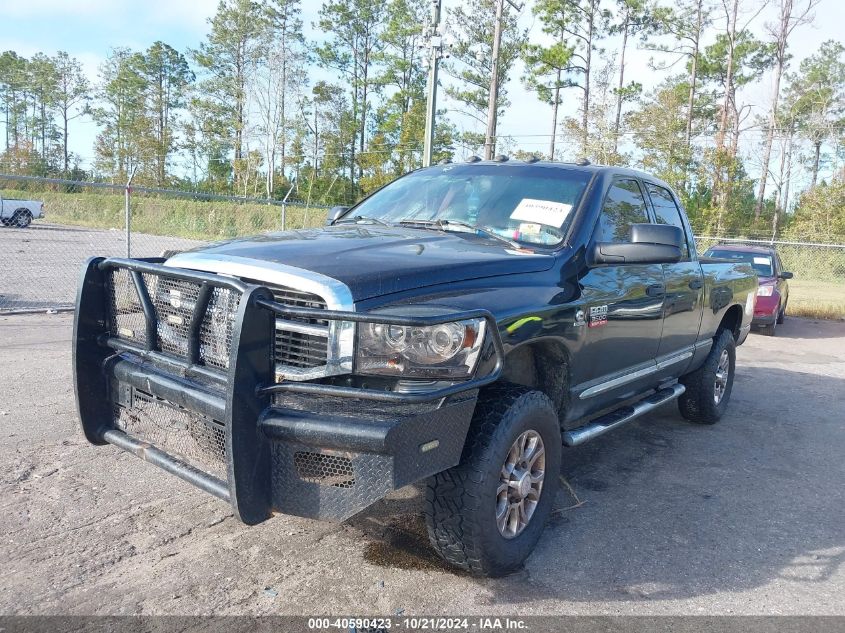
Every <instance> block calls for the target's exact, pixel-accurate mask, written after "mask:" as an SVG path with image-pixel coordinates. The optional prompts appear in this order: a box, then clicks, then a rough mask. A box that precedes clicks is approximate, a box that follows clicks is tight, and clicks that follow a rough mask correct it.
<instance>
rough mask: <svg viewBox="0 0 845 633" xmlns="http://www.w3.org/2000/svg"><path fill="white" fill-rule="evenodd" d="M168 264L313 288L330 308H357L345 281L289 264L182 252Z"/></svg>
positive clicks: (309, 290)
mask: <svg viewBox="0 0 845 633" xmlns="http://www.w3.org/2000/svg"><path fill="white" fill-rule="evenodd" d="M164 265H165V266H170V267H172V268H190V269H193V270H202V271H204V272H208V273H218V274H220V275H229V276H231V277H238V278H241V279H255V280H257V281H265V282H267V283H269V284H275V285H277V286H286V287H288V288H293V289H295V290H302V291H303V292H311V293H313V294H315V295H318V296H320V297H322V298H323V299H324V300H325V301H326V305H327V307H328V309H329V310H347V311H354V310H355V303H354V302H353V301H352V292H351V291H350V290H349V286H347V285H346V284H345V283H343V282H342V281H338V280H337V279H335V278H333V277H328V276H326V275H322V274H320V273H315V272H314V271H311V270H306V269H305V268H297V267H296V266H289V265H287V264H277V263H274V262H266V261H260V260H256V259H250V258H248V257H237V256H234V255H209V254H206V253H180V254H178V255H174V256H173V257H171V258H170V259H168V260H167V261H166V262H165V263H164Z"/></svg>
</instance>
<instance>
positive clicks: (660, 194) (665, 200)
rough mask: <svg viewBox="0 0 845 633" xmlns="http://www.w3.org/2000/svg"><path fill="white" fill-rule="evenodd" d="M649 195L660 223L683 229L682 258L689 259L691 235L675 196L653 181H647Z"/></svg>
mask: <svg viewBox="0 0 845 633" xmlns="http://www.w3.org/2000/svg"><path fill="white" fill-rule="evenodd" d="M646 189H648V195H649V197H650V198H651V205H652V206H653V207H654V214H655V216H656V218H657V223H658V224H671V225H672V226H677V227H678V228H679V229H681V232H682V233H683V235H684V243H683V245H682V246H681V259H689V237H688V236H687V232H686V229H685V228H684V221H683V219H682V218H681V210H680V209H679V208H678V205H677V204H675V197H674V196H673V195H672V192H671V191H669V190H668V189H666V188H665V187H660V186H658V185H654V184H652V183H650V182H649V183H646Z"/></svg>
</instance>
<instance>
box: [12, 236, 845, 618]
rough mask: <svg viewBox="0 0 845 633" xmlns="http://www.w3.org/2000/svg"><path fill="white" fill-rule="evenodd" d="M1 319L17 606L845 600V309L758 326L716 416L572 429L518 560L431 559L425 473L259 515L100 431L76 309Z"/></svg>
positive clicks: (842, 611)
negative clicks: (335, 514) (544, 509)
mask: <svg viewBox="0 0 845 633" xmlns="http://www.w3.org/2000/svg"><path fill="white" fill-rule="evenodd" d="M41 230H44V231H47V230H49V229H47V228H43V229H42V228H40V227H39V229H38V230H33V231H32V232H31V235H32V236H33V239H35V236H38V235H40V233H39V231H41ZM81 232H82V231H81ZM83 233H84V232H83ZM0 234H2V235H4V238H5V235H6V232H5V231H0ZM74 237H76V238H78V237H79V236H77V235H76V234H74ZM0 248H2V246H0ZM0 337H2V338H0V356H2V358H3V363H2V364H0V437H2V440H0V460H2V463H3V464H5V468H4V471H3V474H2V482H0V535H2V537H0V541H2V542H0V561H2V567H3V572H4V573H3V582H2V583H0V613H3V614H13V613H17V614H32V613H37V614H59V613H72V614H94V613H96V614H106V613H108V614H130V613H133V614H134V613H143V614H210V613H214V614H253V615H258V614H309V615H310V614H350V613H357V614H361V615H376V614H378V615H391V614H396V613H400V612H404V614H406V615H411V614H440V613H450V614H467V615H468V614H491V613H495V614H838V615H845V565H843V561H845V527H843V526H845V486H843V482H844V481H845V459H843V455H845V424H843V402H845V323H832V322H813V321H807V320H799V319H788V320H787V323H786V324H785V325H784V326H783V328H782V329H780V328H779V329H778V337H777V338H767V337H763V336H760V335H755V334H752V336H751V337H750V339H749V342H748V343H747V344H746V345H745V346H743V347H742V348H740V351H739V358H738V374H737V381H736V384H735V386H734V393H733V400H732V402H731V407H730V414H729V416H728V417H727V418H726V419H724V420H723V421H722V422H721V423H720V424H719V425H717V426H715V427H695V426H691V425H688V424H685V423H684V422H682V421H681V420H680V419H679V417H678V415H677V414H676V409H675V408H674V406H672V405H668V406H666V407H665V408H663V409H661V410H660V411H658V412H657V413H656V414H654V415H651V416H648V417H647V418H644V419H642V420H641V421H639V422H635V423H633V424H631V425H629V426H627V427H625V428H623V429H621V430H618V431H616V432H615V433H613V434H610V435H608V436H605V437H603V438H600V439H598V440H596V441H594V442H593V443H590V444H588V445H586V446H584V447H582V448H579V449H570V450H568V451H567V452H566V453H565V462H564V467H563V472H562V477H564V478H565V480H566V481H567V482H568V484H569V485H570V486H571V492H562V493H561V494H560V495H559V497H558V499H557V507H558V508H559V510H558V511H557V512H556V516H555V518H554V520H553V522H552V524H551V525H549V527H548V529H547V530H546V532H545V534H544V536H543V538H542V539H541V541H540V544H539V547H538V549H537V550H536V551H535V553H534V555H533V556H532V557H531V558H530V559H529V561H528V564H527V566H526V568H525V569H524V570H523V571H521V572H518V573H516V574H514V575H512V576H509V577H507V578H503V579H499V580H476V579H473V578H470V577H467V576H463V575H460V574H456V573H454V572H452V571H450V570H448V569H445V568H444V567H443V566H441V565H440V563H439V562H438V561H437V560H435V559H434V558H433V556H432V554H431V552H430V550H429V549H428V548H427V545H426V544H425V540H424V536H422V532H421V520H420V514H419V513H420V507H421V506H420V503H419V497H418V495H419V491H418V490H416V489H414V488H409V489H405V490H402V491H400V492H399V493H397V494H395V495H393V496H392V497H391V498H389V499H387V500H385V501H383V502H380V503H379V504H377V505H376V506H374V507H372V508H370V509H369V510H367V511H365V512H364V513H362V514H360V515H358V516H357V517H355V518H354V519H353V520H351V521H349V522H348V523H345V524H341V525H333V524H327V523H318V522H314V521H310V520H306V519H298V518H294V517H287V516H279V517H276V518H274V519H272V520H270V521H267V522H265V523H264V524H262V525H260V526H258V527H253V528H246V527H244V526H242V525H240V524H239V523H237V522H236V521H235V520H234V518H233V517H232V515H231V513H230V512H229V510H228V507H227V506H226V505H225V504H224V503H223V502H220V501H218V500H216V499H214V498H212V497H210V496H208V495H206V494H204V493H202V492H200V491H199V490H196V489H194V488H192V487H191V486H189V485H188V484H185V483H182V482H181V481H179V480H177V479H175V478H173V477H171V476H169V475H166V474H164V473H163V472H160V471H159V470H158V469H156V468H154V467H152V466H149V465H147V464H144V463H143V462H141V461H139V460H138V459H136V458H134V457H132V456H130V455H127V454H124V453H120V452H119V451H118V450H117V449H115V448H112V447H105V448H95V447H92V446H89V445H87V444H86V443H85V442H84V440H83V438H82V436H81V435H80V433H79V432H78V431H77V428H76V420H75V414H74V410H73V408H74V404H73V393H72V384H71V375H70V338H71V319H70V316H69V315H61V314H60V315H19V316H5V317H3V316H0Z"/></svg>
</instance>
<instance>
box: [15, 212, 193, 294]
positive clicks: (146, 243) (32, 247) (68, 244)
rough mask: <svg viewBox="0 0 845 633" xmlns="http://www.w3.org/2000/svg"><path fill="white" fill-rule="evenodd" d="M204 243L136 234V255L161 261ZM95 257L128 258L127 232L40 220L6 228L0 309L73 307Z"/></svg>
mask: <svg viewBox="0 0 845 633" xmlns="http://www.w3.org/2000/svg"><path fill="white" fill-rule="evenodd" d="M199 243H200V242H195V241H192V240H185V239H181V238H176V237H164V236H160V235H144V234H141V233H133V234H132V256H133V257H157V256H159V255H161V253H162V251H165V250H169V249H181V248H190V247H191V246H193V245H196V244H199ZM92 255H104V256H112V257H124V256H125V255H126V233H125V232H124V231H121V230H112V231H107V230H103V229H88V228H85V227H80V226H61V225H58V224H47V223H43V222H40V221H36V222H35V223H34V224H32V225H31V226H30V227H29V228H26V229H12V228H8V227H0V310H30V309H47V308H58V307H66V306H73V302H74V299H75V297H76V280H77V277H78V276H79V270H80V268H81V267H82V263H83V262H84V261H85V260H86V259H88V258H89V257H91V256H92Z"/></svg>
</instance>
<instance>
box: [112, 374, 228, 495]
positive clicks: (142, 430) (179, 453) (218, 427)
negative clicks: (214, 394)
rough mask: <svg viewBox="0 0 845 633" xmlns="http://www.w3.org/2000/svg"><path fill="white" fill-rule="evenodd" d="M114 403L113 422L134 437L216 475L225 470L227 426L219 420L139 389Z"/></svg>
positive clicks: (219, 475) (133, 390) (219, 476)
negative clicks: (120, 401) (119, 401)
mask: <svg viewBox="0 0 845 633" xmlns="http://www.w3.org/2000/svg"><path fill="white" fill-rule="evenodd" d="M129 393H130V394H131V396H129V397H128V401H127V398H123V399H122V404H115V405H114V424H115V426H116V427H117V428H119V429H121V430H122V431H124V432H126V433H127V434H129V435H131V436H132V437H135V438H137V439H140V440H143V441H146V442H149V443H150V444H153V445H154V446H155V447H156V448H159V449H161V450H163V451H165V452H166V453H169V454H171V455H174V456H175V457H178V458H179V459H181V460H182V461H184V462H185V463H187V464H189V465H191V466H194V467H195V468H199V469H200V470H202V471H205V472H207V473H208V474H210V475H213V476H215V477H217V478H219V479H222V480H225V479H226V478H227V474H226V464H227V455H226V430H225V425H224V424H223V423H222V422H219V421H217V420H213V419H211V418H207V417H205V416H202V415H200V414H198V413H195V412H193V411H188V410H187V409H184V408H182V407H180V406H178V405H176V404H173V403H171V402H169V401H167V400H164V399H162V398H157V397H156V396H153V395H151V394H149V393H146V392H144V391H141V390H139V389H131V390H130V391H129Z"/></svg>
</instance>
